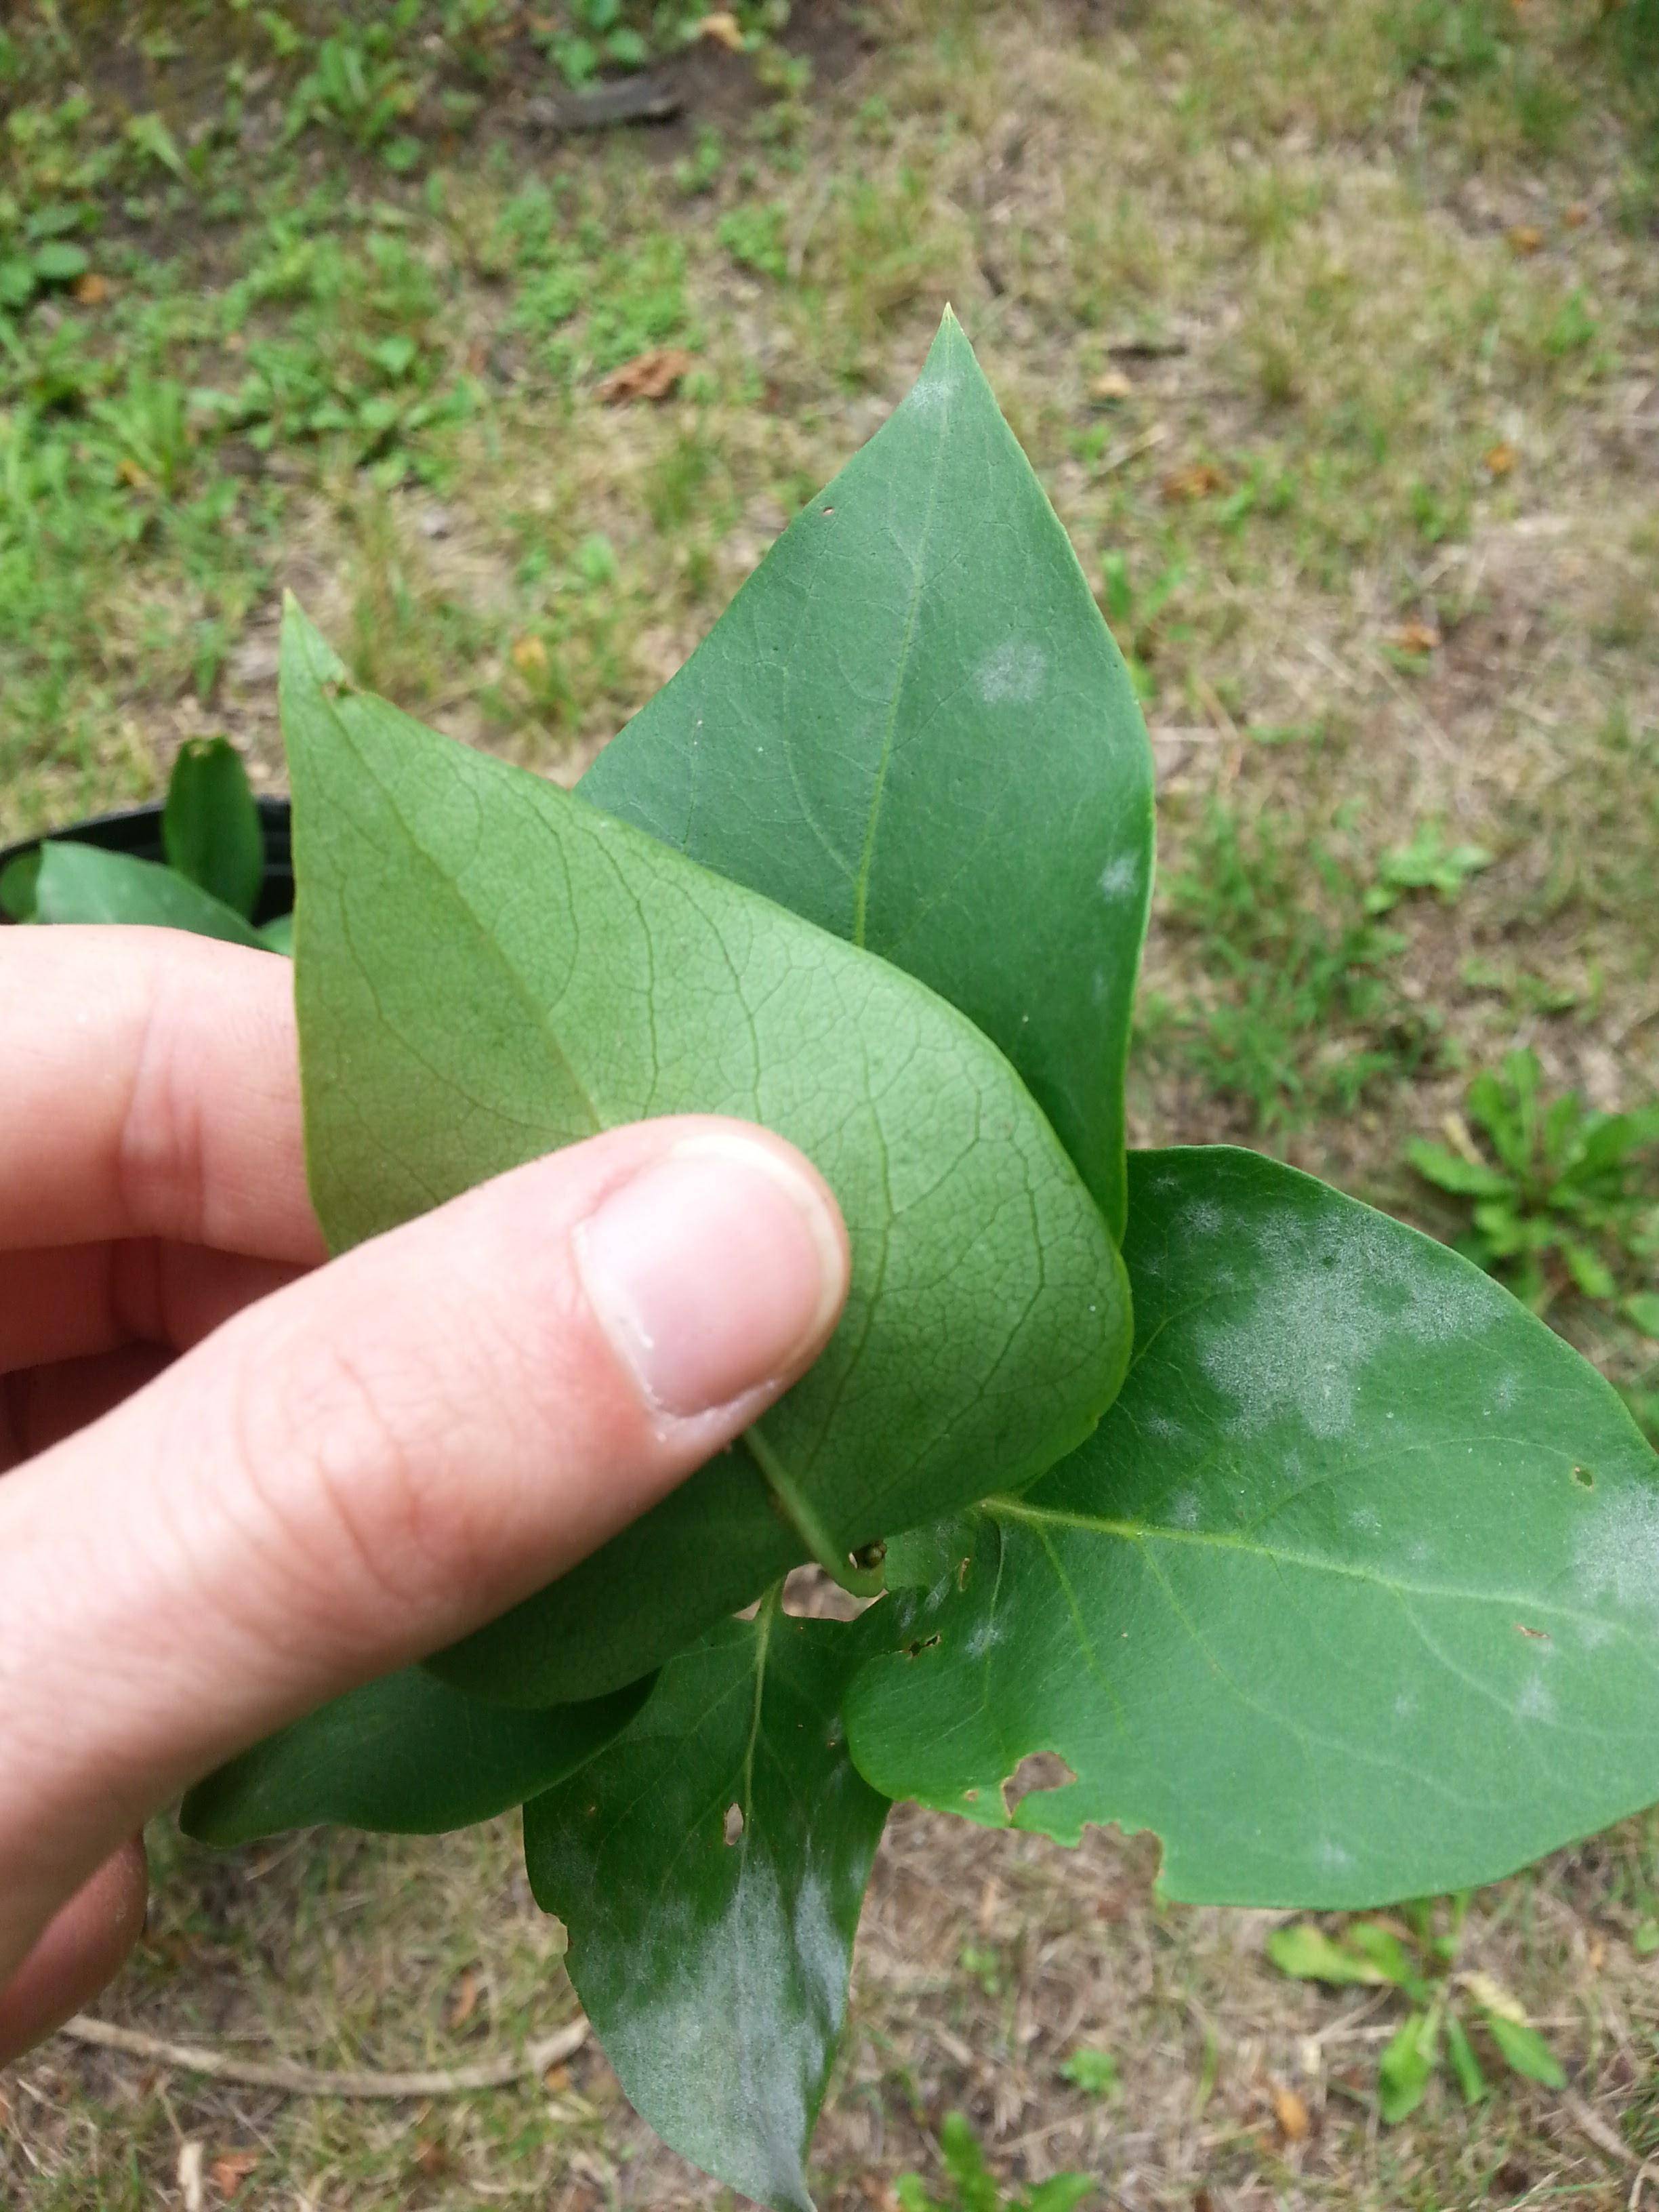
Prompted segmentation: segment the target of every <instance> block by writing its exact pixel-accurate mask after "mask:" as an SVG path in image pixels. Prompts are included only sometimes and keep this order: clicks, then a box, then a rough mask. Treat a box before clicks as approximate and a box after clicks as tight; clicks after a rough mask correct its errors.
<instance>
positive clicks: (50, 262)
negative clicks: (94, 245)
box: [34, 238, 92, 284]
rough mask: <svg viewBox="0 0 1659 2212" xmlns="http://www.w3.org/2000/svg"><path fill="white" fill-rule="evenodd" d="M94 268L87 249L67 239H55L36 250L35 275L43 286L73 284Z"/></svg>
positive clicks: (37, 247)
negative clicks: (73, 244)
mask: <svg viewBox="0 0 1659 2212" xmlns="http://www.w3.org/2000/svg"><path fill="white" fill-rule="evenodd" d="M91 266H92V263H91V261H90V259H89V258H88V255H87V252H86V248H85V247H84V246H72V245H70V241H69V240H67V239H66V238H54V239H51V240H48V241H47V243H46V245H45V246H36V247H35V249H34V274H35V277H36V279H37V281H38V282H39V283H42V284H72V283H74V282H75V280H76V277H77V276H85V275H86V273H87V271H88V269H90V268H91Z"/></svg>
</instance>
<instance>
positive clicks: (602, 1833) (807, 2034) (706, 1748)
mask: <svg viewBox="0 0 1659 2212" xmlns="http://www.w3.org/2000/svg"><path fill="white" fill-rule="evenodd" d="M862 1649H863V1632H862V1631H861V1629H860V1626H858V1625H856V1624H854V1625H852V1626H848V1625H847V1624H845V1623H842V1622H838V1621H824V1620H792V1619H790V1618H788V1617H787V1615H785V1614H784V1613H782V1612H781V1610H780V1609H779V1606H778V1603H777V1598H776V1595H775V1594H774V1595H772V1596H771V1597H769V1599H768V1600H767V1601H765V1603H764V1604H763V1606H762V1607H761V1609H760V1612H759V1613H758V1615H757V1617H756V1619H754V1620H746V1621H744V1620H730V1621H722V1622H721V1623H720V1626H718V1627H716V1628H714V1629H713V1630H711V1631H710V1632H709V1633H708V1636H706V1637H705V1638H703V1639H702V1642H701V1643H700V1644H696V1645H694V1646H693V1647H692V1648H691V1649H690V1650H687V1651H684V1652H681V1653H679V1654H678V1656H676V1657H674V1658H672V1659H671V1660H670V1661H669V1662H668V1663H667V1665H666V1666H665V1668H663V1671H662V1674H661V1677H660V1679H659V1682H658V1684H657V1686H656V1689H655V1690H654V1692H653V1694H652V1696H651V1698H650V1699H649V1701H648V1703H647V1705H646V1706H645V1709H644V1711H642V1712H641V1714H640V1716H639V1717H638V1718H637V1719H636V1720H635V1722H634V1723H633V1724H632V1725H631V1726H630V1727H629V1729H627V1730H626V1731H625V1732H624V1733H623V1735H621V1736H619V1737H618V1738H617V1741H616V1742H615V1743H613V1744H612V1745H611V1747H609V1748H608V1749H607V1750H605V1752H603V1753H601V1754H600V1755H599V1757H598V1758H597V1759H594V1760H593V1761H592V1763H591V1764H590V1765H588V1766H586V1768H585V1769H584V1770H583V1771H582V1772H581V1773H580V1775H578V1776H577V1777H575V1778H574V1780H572V1781H571V1782H569V1783H568V1784H565V1785H564V1786H563V1787H562V1788H561V1789H558V1790H552V1791H550V1792H548V1793H547V1794H546V1795H545V1796H540V1797H537V1798H533V1799H532V1801H531V1802H530V1803H529V1804H528V1805H526V1808H525V1858H526V1864H527V1866H528V1867H529V1869H530V1880H531V1886H532V1888H533V1889H534V1891H535V1893H536V1898H537V1901H538V1903H539V1904H540V1905H543V1906H544V1908H545V1909H546V1910H547V1911H550V1912H556V1913H557V1914H558V1915H559V1917H561V1919H562V1920H563V1921H564V1923H565V1924H566V1926H567V1927H568V1929H569V1931H570V1949H569V1953H568V1958H567V1960H566V1964H567V1966H568V1970H569V1973H570V1978H571V1980H572V1981H573V1982H574V1984H575V1987H576V1993H577V1995H578V1996H580V1999H581V2002H582V2006H583V2008H584V2010H585V2011H586V2014H587V2016H588V2018H589V2019H590V2020H591V2021H592V2023H593V2026H594V2028H595V2030H596V2031H597V2033H598V2034H599V2039H600V2041H601V2042H602V2043H603V2045H605V2055H606V2057H608V2058H609V2059H610V2061H611V2064H612V2066H613V2067H615V2069H616V2070H617V2076H618V2078H619V2080H620V2081H621V2082H622V2085H623V2089H624V2090H625V2091H626V2092H627V2094H628V2096H629V2100H630V2102H631V2103H632V2104H633V2105H634V2106H635V2109H636V2110H637V2111H638V2112H640V2113H641V2116H642V2118H645V2119H646V2120H647V2121H648V2122H649V2123H650V2124H651V2125H652V2126H653V2128H655V2130H657V2132H658V2134H659V2135H660V2136H662V2137H663V2139H664V2140H665V2142H668V2143H670V2144H671V2145H672V2146H673V2148H675V2149H676V2150H678V2151H680V2152H682V2153H683V2154H684V2155H685V2156H686V2157H688V2158H690V2159H693V2160H696V2163H697V2164H698V2165H699V2166H702V2167H703V2168H704V2169H705V2170H706V2171H707V2172H709V2173H712V2174H714V2175H715V2176H717V2177H718V2178H719V2179H721V2180H723V2181H726V2182H728V2183H730V2184H731V2185H732V2187H733V2188H735V2189H738V2190H740V2191H742V2192H743V2193H744V2195H745V2196H747V2197H755V2198H757V2200H758V2201H759V2202H760V2203H765V2204H774V2205H781V2206H791V2207H795V2206H799V2207H805V2208H810V2206H811V2197H809V2196H808V2194H807V2190H806V2177H805V2158H806V2149H807V2144H808V2142H809V2140H810V2138H811V2131H812V2126H813V2123H814V2121H815V2120H816V2119H817V2111H818V2106H819V2105H820V2103H821V2102H822V2101H823V2089H824V2083H825V2081H826V2080H827V2078H828V2075H829V2066H830V2063H831V2060H832V2059H833V2057H834V2055H835V2050H836V2041H837V2039H838V2038H839V2036H840V2033H841V2027H842V2019H843V2017H844V2015H845V2013H846V2008H847V1979H848V1967H849V1966H850V1963H851V1960H852V1953H853V1938H854V1935H855V1934H856V1933H857V1929H858V1919H859V1907H860V1902H861V1901H862V1899H863V1896H864V1889H865V1884H866V1881H868V1880H869V1875H870V1868H871V1865H872V1862H873V1860H874V1857H875V1853H876V1846H877V1844H878V1843H879V1841H880V1839H881V1831H882V1824H883V1822H884V1820H885V1818H886V1815H887V1805H886V1801H885V1800H884V1798H882V1797H879V1796H878V1795H877V1794H876V1792H875V1791H874V1790H871V1789H870V1788H869V1787H868V1786H867V1785H866V1784H865V1783H864V1782H863V1781H861V1780H860V1778H859V1776H858V1774H857V1773H856V1772H855V1771H854V1767H853V1764H852V1761H851V1760H850V1759H848V1755H847V1748H846V1743H845V1740H844V1738H843V1735H842V1728H841V1722H840V1718H839V1711H840V1703H841V1693H842V1686H843V1684H844V1682H845V1680H846V1677H847V1674H848V1670H849V1669H850V1668H852V1667H853V1666H854V1665H855V1664H856V1663H857V1661H858V1658H859V1656H860V1653H861V1650H862Z"/></svg>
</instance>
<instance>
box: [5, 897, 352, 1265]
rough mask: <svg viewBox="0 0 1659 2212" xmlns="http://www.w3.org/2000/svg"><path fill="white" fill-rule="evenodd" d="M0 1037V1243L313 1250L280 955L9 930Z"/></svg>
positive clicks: (318, 1245) (181, 941) (150, 939)
mask: <svg viewBox="0 0 1659 2212" xmlns="http://www.w3.org/2000/svg"><path fill="white" fill-rule="evenodd" d="M0 1041H3V1051H0V1060H3V1066H4V1070H5V1073H4V1077H3V1079H0V1160H3V1161H4V1162H5V1165H6V1171H5V1174H4V1175H3V1176H0V1251H4V1250H11V1251H21V1250H28V1249H39V1248H42V1247H47V1246H53V1245H64V1244H85V1243H96V1242H100V1241H102V1240H105V1239H121V1238H127V1237H161V1238H164V1239H167V1240H171V1241H173V1242H177V1243H187V1244H202V1245H206V1246H209V1247H210V1248H212V1249H216V1250H219V1251H223V1252H238V1253H245V1254H248V1255H252V1256H254V1257H257V1258H260V1259H266V1260H279V1261H292V1262H295V1263H296V1264H301V1265H302V1264H305V1263H307V1262H310V1261H317V1260H320V1259H322V1258H323V1257H324V1256H325V1248H324V1243H323V1238H322V1233H321V1231H319V1228H318V1225H317V1218H316V1216H315V1214H314V1213H313V1211H312V1206H311V1201H310V1199H309V1197H308V1195H307V1190H306V1176H305V1156H304V1146H303V1139H302V1133H301V1115H300V1070H299V1058H298V1050H297V1046H296V1042H295V1027H294V998H293V970H292V968H291V967H290V965H289V962H288V961H286V960H284V959H283V958H281V957H279V956H278V955H276V954H275V953H270V952H256V951H252V950H250V949H248V948H246V947H245V946H241V945H221V944H218V943H216V942H214V941H213V940H211V939H207V938H201V937H190V936H186V935H185V934H184V933H182V932H180V931H178V930H166V929H125V928H115V927H103V926H100V927H95V928H70V927H55V928H50V929H8V930H5V931H3V932H0Z"/></svg>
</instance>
